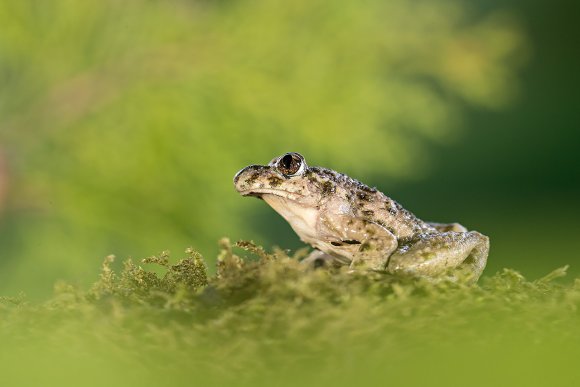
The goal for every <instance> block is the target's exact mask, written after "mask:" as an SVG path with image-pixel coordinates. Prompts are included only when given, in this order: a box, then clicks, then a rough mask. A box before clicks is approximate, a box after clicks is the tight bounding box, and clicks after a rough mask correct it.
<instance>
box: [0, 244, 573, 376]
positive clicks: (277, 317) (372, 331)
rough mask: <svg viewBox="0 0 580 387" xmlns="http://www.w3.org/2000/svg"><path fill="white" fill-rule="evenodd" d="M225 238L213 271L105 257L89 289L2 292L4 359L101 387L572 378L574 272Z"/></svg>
mask: <svg viewBox="0 0 580 387" xmlns="http://www.w3.org/2000/svg"><path fill="white" fill-rule="evenodd" d="M220 245H221V253H220V255H219V257H218V261H217V273H216V274H215V275H214V276H209V275H208V273H207V266H206V264H205V263H204V261H203V260H202V258H201V257H200V256H199V254H197V253H195V252H194V251H193V250H191V249H188V250H187V252H186V254H187V257H186V258H185V259H182V260H180V261H179V262H178V263H175V264H171V263H170V260H169V257H168V255H167V254H166V253H162V254H161V255H159V256H156V257H150V258H146V259H144V260H143V261H142V262H141V265H142V266H141V265H136V264H134V263H133V262H131V261H127V262H125V265H124V267H123V269H122V270H121V271H120V272H119V273H116V272H115V271H114V270H113V269H112V268H111V263H112V261H113V258H112V257H107V258H106V259H105V262H104V264H103V268H102V270H101V276H100V279H99V280H98V281H97V282H96V283H95V284H94V285H93V286H92V288H91V289H90V290H88V291H84V290H82V289H78V288H75V287H72V286H70V285H67V284H59V285H58V286H57V287H56V292H55V295H54V297H53V298H52V299H51V300H49V301H47V302H46V303H44V304H41V305H30V304H27V303H26V302H25V301H24V300H23V299H21V298H16V299H9V298H3V299H0V305H1V307H0V313H1V314H2V319H0V328H1V329H0V340H1V342H2V344H3V345H2V350H1V351H0V364H4V365H5V366H7V367H8V369H11V370H18V369H19V367H20V369H22V367H23V366H22V364H27V365H28V366H30V365H31V364H32V365H34V367H36V368H38V369H39V370H40V371H39V372H40V374H41V375H43V377H44V378H45V379H46V380H47V381H55V383H56V381H58V380H60V379H59V377H60V376H62V375H69V376H70V375H71V373H70V372H69V371H70V367H73V366H74V367H77V368H79V369H82V370H84V371H83V372H82V373H80V374H79V375H77V376H75V377H72V380H73V381H74V383H76V384H87V382H89V381H92V382H94V383H95V385H98V384H99V383H101V382H104V381H107V383H110V380H115V381H117V382H118V384H119V385H127V384H131V383H139V384H141V385H156V384H163V383H164V382H166V381H167V379H168V378H171V380H172V381H174V383H175V385H179V384H184V385H186V384H190V383H192V381H193V380H195V381H198V382H203V383H206V384H207V383H209V384H212V383H215V384H223V383H230V384H231V383H235V384H236V385H240V384H251V385H255V384H256V383H257V382H260V381H261V382H263V383H264V384H268V385H270V384H271V382H272V378H275V379H276V380H277V382H278V384H288V385H294V384H296V383H302V384H313V385H316V384H324V383H332V384H335V385H352V384H353V383H358V384H359V385H360V384H365V383H368V384H376V383H377V381H378V380H379V379H385V380H391V381H393V383H396V384H400V383H405V384H425V383H431V384H433V382H434V381H437V380H448V379H449V378H451V377H455V378H458V380H459V379H461V380H463V379H465V378H469V379H472V378H473V377H474V376H475V375H479V376H481V375H484V376H485V377H483V378H482V379H481V380H482V384H486V383H487V384H488V383H491V382H495V380H490V376H491V375H492V374H490V373H489V372H488V373H486V371H485V369H488V370H494V372H495V374H493V375H501V377H502V378H503V380H504V381H505V380H512V379H510V377H511V376H512V375H513V373H514V372H516V374H517V373H519V374H521V375H524V376H526V375H527V376H526V377H524V376H521V375H520V376H521V377H520V378H519V379H518V380H512V382H514V383H515V382H522V381H524V382H528V384H530V385H533V384H534V383H535V382H537V381H538V380H541V379H538V378H537V375H533V373H534V372H538V371H539V370H541V371H542V372H547V373H551V374H553V375H552V376H553V377H554V378H558V377H562V375H564V376H565V375H567V374H566V373H565V372H564V373H562V372H561V370H560V369H559V366H560V364H565V361H566V359H568V358H569V357H570V356H577V355H580V350H579V349H578V346H575V345H572V343H577V342H579V340H580V318H579V315H578V307H579V306H580V280H576V281H574V282H573V283H571V284H561V283H559V282H558V281H557V279H558V278H559V277H561V276H563V275H564V274H565V268H562V269H558V270H555V271H554V272H552V273H550V274H548V275H546V276H545V277H544V278H542V279H540V280H537V281H528V280H526V279H525V278H523V277H522V276H521V275H520V274H519V273H517V272H515V271H513V270H507V269H506V270H503V271H502V272H500V273H497V274H495V275H493V276H488V277H487V278H484V279H483V280H482V281H481V283H480V284H479V285H467V284H464V283H462V282H450V281H445V280H442V281H439V282H434V281H427V280H412V279H401V278H396V277H392V276H388V275H382V274H376V273H373V274H363V273H355V274H349V273H346V272H344V271H342V270H337V269H334V270H332V271H324V270H311V269H307V268H306V267H305V266H304V265H301V264H300V263H299V262H298V258H299V257H300V256H303V255H304V251H302V252H298V253H297V254H295V255H294V256H293V257H290V256H289V255H288V254H287V253H286V252H284V251H281V250H275V251H274V252H272V253H269V252H267V251H265V250H264V249H263V248H261V247H259V246H256V245H254V244H253V243H251V242H238V243H237V244H235V245H233V246H232V245H231V244H230V243H229V241H228V240H226V239H224V240H222V241H220ZM533 354H536V355H537V356H536V357H534V358H531V359H530V356H532V355H533ZM564 354H565V355H564ZM548 357H549V358H548ZM554 358H556V359H560V360H559V361H558V362H554V361H553V359H554ZM46 359H53V360H54V359H58V362H51V361H50V360H46ZM490 359H492V360H490ZM549 359H552V360H549ZM548 360H549V361H548ZM21 362H23V363H21ZM540 364H541V365H542V368H540V367H539V365H540ZM534 365H537V366H538V367H537V368H535V366H534ZM429 370H430V371H429ZM429 372H431V376H430V377H429V376H428V375H429ZM522 373H523V374H522ZM558 375H559V376H558ZM528 376H529V377H528ZM12 377H13V379H11V380H13V381H15V382H22V380H24V381H29V380H28V379H29V378H30V377H32V375H31V374H27V373H26V372H24V373H23V372H20V373H19V372H16V371H14V372H13V375H12ZM462 378H463V379H462ZM9 380H10V379H9ZM20 384H22V383H20ZM45 384H46V383H45ZM472 384H476V385H477V383H472ZM89 385H90V383H89Z"/></svg>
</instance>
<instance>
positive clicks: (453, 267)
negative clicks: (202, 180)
mask: <svg viewBox="0 0 580 387" xmlns="http://www.w3.org/2000/svg"><path fill="white" fill-rule="evenodd" d="M234 185H235V187H236V189H237V191H238V192H239V193H240V194H241V195H243V196H255V197H259V198H261V199H263V200H264V201H265V202H266V203H268V204H269V205H270V206H271V207H272V208H273V209H274V210H275V211H276V212H278V213H279V214H280V215H281V216H282V217H283V218H284V219H286V221H287V222H288V223H289V224H290V226H291V227H292V229H293V230H294V231H295V232H296V233H297V234H298V236H299V237H300V239H301V240H302V241H303V242H305V243H308V244H310V245H311V246H312V247H314V248H315V249H316V250H315V251H314V252H313V253H312V254H311V255H310V256H309V257H308V258H307V259H306V260H305V261H306V262H307V263H313V264H314V265H316V266H319V265H321V264H333V265H348V266H349V267H350V268H351V269H352V270H373V271H382V272H385V271H386V272H388V273H391V274H395V275H407V276H427V277H438V276H441V275H443V274H448V273H450V272H451V273H453V272H454V271H459V270H460V271H463V272H466V273H467V274H468V278H470V280H471V281H472V282H475V281H477V279H479V277H480V275H481V273H482V271H483V269H484V268H485V264H486V262H487V255H488V252H489V238H488V237H486V236H485V235H482V234H480V233H479V232H477V231H467V229H466V228H465V227H463V226H462V225H460V224H459V223H451V224H442V223H431V222H424V221H422V220H420V219H419V218H417V217H416V216H415V215H413V214H412V213H411V212H409V211H407V210H406V209H404V208H403V207H402V206H401V205H400V204H399V203H397V202H396V201H394V200H393V199H391V198H389V197H388V196H386V195H385V194H383V193H382V192H380V191H378V190H377V189H376V188H370V187H368V186H366V185H364V184H362V183H361V182H359V181H357V180H355V179H352V178H350V177H348V176H346V175H344V174H342V173H338V172H336V171H333V170H330V169H326V168H321V167H309V166H308V165H307V164H306V161H305V159H304V157H302V155H300V154H299V153H293V152H292V153H286V154H283V155H281V156H279V157H276V158H275V159H273V160H272V161H270V163H268V164H267V165H250V166H248V167H246V168H244V169H242V170H241V171H239V172H238V173H237V174H236V175H235V176H234Z"/></svg>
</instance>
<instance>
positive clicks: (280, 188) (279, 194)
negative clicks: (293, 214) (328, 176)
mask: <svg viewBox="0 0 580 387" xmlns="http://www.w3.org/2000/svg"><path fill="white" fill-rule="evenodd" d="M309 174H311V172H310V171H309V168H308V165H307V164H306V160H304V157H302V155H301V154H299V153H295V152H290V153H285V154H283V155H282V156H279V157H276V158H275V159H273V160H272V161H270V163H268V165H250V166H247V167H246V168H244V169H242V170H241V171H239V172H238V173H236V175H235V176H234V185H235V187H236V189H237V190H238V192H239V193H240V194H242V195H243V196H255V197H258V198H261V199H265V200H266V201H268V202H269V199H276V200H285V201H293V202H296V203H299V204H302V205H309V204H315V203H316V202H318V200H319V198H320V192H321V189H319V187H318V186H317V184H314V183H315V182H316V180H314V179H308V178H307V176H308V175H309Z"/></svg>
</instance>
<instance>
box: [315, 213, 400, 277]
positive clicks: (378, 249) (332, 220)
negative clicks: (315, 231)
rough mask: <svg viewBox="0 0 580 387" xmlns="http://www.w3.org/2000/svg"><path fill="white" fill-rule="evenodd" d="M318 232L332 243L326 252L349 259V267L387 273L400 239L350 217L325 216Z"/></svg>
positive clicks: (321, 220)
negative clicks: (391, 257) (389, 260)
mask: <svg viewBox="0 0 580 387" xmlns="http://www.w3.org/2000/svg"><path fill="white" fill-rule="evenodd" d="M319 231H320V233H321V235H324V236H325V237H326V238H325V239H326V240H327V241H328V243H329V244H330V246H329V248H328V250H329V251H326V252H327V253H330V254H333V255H337V256H343V257H344V256H347V257H349V258H350V259H351V261H350V268H351V269H356V270H361V269H362V270H378V271H384V270H385V268H386V266H387V262H388V259H389V256H390V255H391V254H392V253H393V251H395V250H396V249H397V244H398V242H397V238H396V237H395V236H394V235H393V234H392V233H391V232H390V231H388V230H387V229H386V228H384V227H382V226H380V225H378V224H376V223H372V222H369V221H367V220H364V219H361V218H356V217H353V216H350V215H342V214H341V215H338V214H334V213H333V214H328V215H325V216H322V217H321V219H320V223H319Z"/></svg>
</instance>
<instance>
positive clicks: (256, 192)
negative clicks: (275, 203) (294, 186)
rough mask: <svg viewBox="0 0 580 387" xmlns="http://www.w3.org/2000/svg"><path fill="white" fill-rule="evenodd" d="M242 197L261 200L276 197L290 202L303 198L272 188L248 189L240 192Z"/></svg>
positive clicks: (296, 194)
mask: <svg viewBox="0 0 580 387" xmlns="http://www.w3.org/2000/svg"><path fill="white" fill-rule="evenodd" d="M239 192H240V195H242V196H256V197H259V198H261V197H262V196H263V195H275V196H279V197H282V198H286V199H289V200H298V199H300V198H302V197H303V195H300V194H298V193H294V192H288V191H284V190H281V189H272V188H253V189H247V190H243V191H239Z"/></svg>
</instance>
